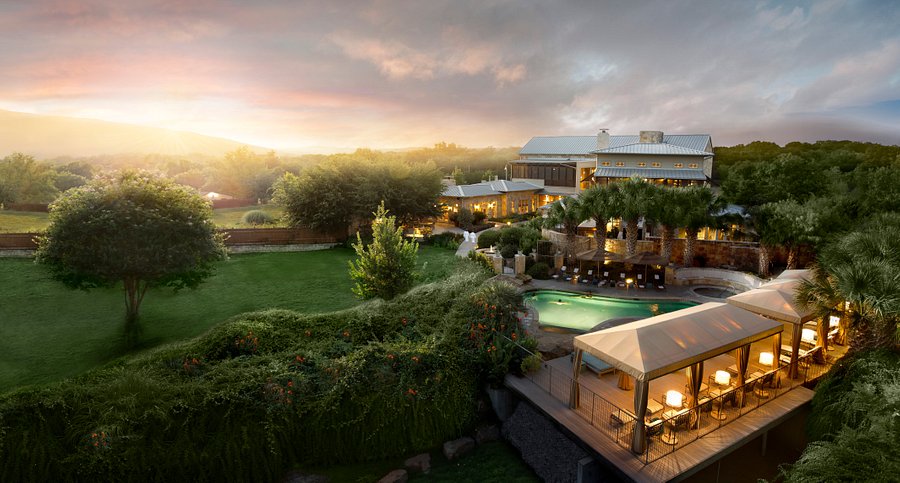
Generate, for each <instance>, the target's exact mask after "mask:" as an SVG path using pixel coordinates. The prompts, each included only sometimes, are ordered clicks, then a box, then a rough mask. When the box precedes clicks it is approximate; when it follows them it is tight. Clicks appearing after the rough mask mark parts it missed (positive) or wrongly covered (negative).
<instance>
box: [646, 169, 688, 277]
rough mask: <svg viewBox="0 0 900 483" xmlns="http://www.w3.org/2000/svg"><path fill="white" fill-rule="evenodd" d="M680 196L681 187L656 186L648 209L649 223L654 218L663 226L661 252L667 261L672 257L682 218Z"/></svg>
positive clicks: (654, 220)
mask: <svg viewBox="0 0 900 483" xmlns="http://www.w3.org/2000/svg"><path fill="white" fill-rule="evenodd" d="M680 196H681V188H668V187H665V186H654V187H653V195H652V196H651V198H650V203H649V206H648V209H647V220H648V221H647V224H650V220H652V222H653V223H655V224H658V225H659V226H660V228H661V232H662V233H661V235H662V236H661V240H660V248H659V254H660V255H661V256H663V257H664V258H665V259H666V263H668V262H669V260H671V259H672V245H674V243H675V229H676V228H678V226H679V223H680V222H681V218H682V214H681V210H680V207H681V202H680V201H681V200H680Z"/></svg>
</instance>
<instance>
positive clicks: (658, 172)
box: [594, 167, 706, 181]
mask: <svg viewBox="0 0 900 483" xmlns="http://www.w3.org/2000/svg"><path fill="white" fill-rule="evenodd" d="M594 176H595V177H597V178H631V177H632V176H637V177H638V178H644V179H696V180H701V181H702V180H705V179H706V175H705V174H703V171H702V170H699V169H690V168H685V169H682V168H679V169H674V168H673V169H662V168H606V167H601V168H597V170H596V171H594Z"/></svg>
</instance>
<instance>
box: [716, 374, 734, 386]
mask: <svg viewBox="0 0 900 483" xmlns="http://www.w3.org/2000/svg"><path fill="white" fill-rule="evenodd" d="M713 380H714V381H716V384H718V385H720V386H727V385H729V384H731V374H729V373H728V371H716V375H715V376H714V377H713Z"/></svg>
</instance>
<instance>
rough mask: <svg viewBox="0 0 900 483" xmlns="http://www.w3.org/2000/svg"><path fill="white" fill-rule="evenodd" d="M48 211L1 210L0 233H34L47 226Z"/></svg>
mask: <svg viewBox="0 0 900 483" xmlns="http://www.w3.org/2000/svg"><path fill="white" fill-rule="evenodd" d="M47 216H48V215H47V213H34V212H30V211H9V210H0V233H33V232H36V231H41V230H44V229H46V228H47V225H48V224H49V223H50V222H49V221H48V219H47Z"/></svg>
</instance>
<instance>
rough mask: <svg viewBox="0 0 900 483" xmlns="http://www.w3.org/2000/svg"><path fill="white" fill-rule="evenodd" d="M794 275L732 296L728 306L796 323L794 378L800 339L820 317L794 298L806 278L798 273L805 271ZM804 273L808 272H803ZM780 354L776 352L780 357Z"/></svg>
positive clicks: (793, 347) (791, 363)
mask: <svg viewBox="0 0 900 483" xmlns="http://www.w3.org/2000/svg"><path fill="white" fill-rule="evenodd" d="M789 272H793V273H791V274H788V276H786V277H785V278H781V277H778V278H776V279H774V280H772V281H770V282H767V283H765V284H763V285H761V286H760V287H759V288H756V289H753V290H749V291H747V292H744V293H740V294H737V295H733V296H731V297H728V299H727V301H728V303H730V304H732V305H734V306H735V307H740V308H742V309H745V310H749V311H750V312H753V313H755V314H759V315H762V316H764V317H768V318H770V319H774V320H778V321H781V322H785V323H788V324H793V330H792V333H791V362H790V374H791V377H796V376H797V359H798V354H799V352H800V339H801V336H802V333H803V324H805V323H806V322H809V321H810V320H813V319H815V318H816V315H815V314H814V313H813V312H812V311H811V310H810V309H808V308H805V307H802V306H801V305H800V304H799V303H798V302H797V299H796V298H795V297H794V292H795V291H796V289H797V286H799V285H800V283H802V281H803V278H804V277H802V276H799V274H798V273H797V272H801V270H789ZM802 272H807V273H808V271H806V270H802ZM778 353H780V351H779V352H776V354H778Z"/></svg>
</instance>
